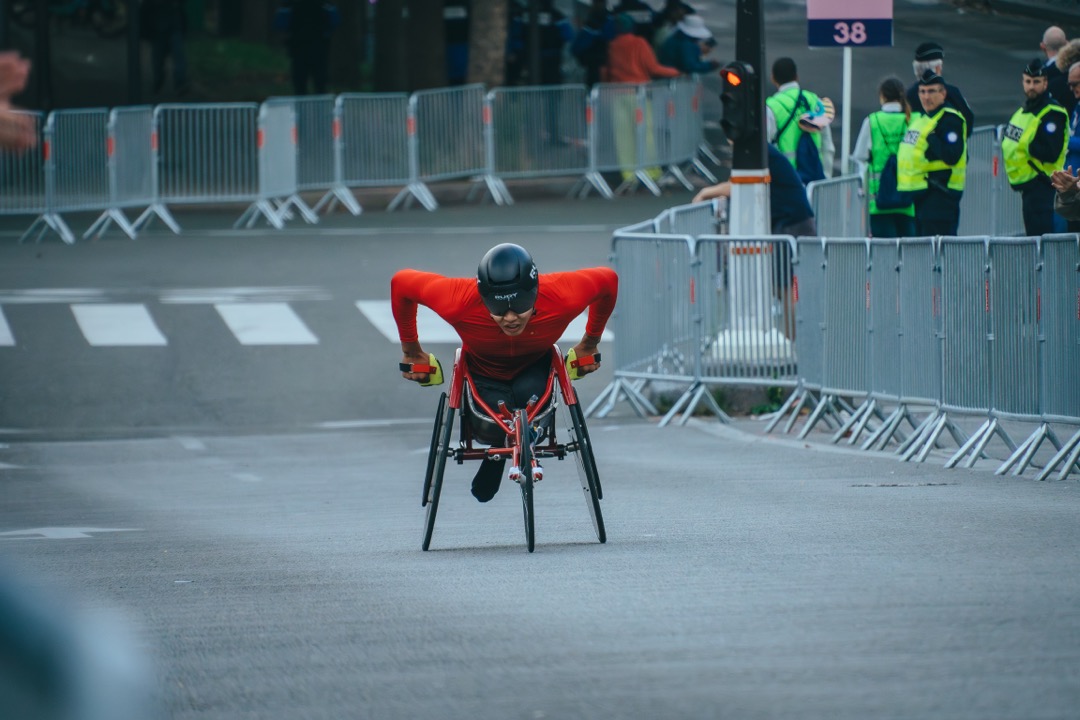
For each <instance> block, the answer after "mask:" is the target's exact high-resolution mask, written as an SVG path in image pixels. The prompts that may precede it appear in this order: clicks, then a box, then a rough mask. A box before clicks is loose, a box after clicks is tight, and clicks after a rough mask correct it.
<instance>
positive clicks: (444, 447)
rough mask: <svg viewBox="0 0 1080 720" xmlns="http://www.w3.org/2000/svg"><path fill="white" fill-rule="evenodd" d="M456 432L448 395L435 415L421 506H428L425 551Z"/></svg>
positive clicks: (432, 527) (452, 409)
mask: <svg viewBox="0 0 1080 720" xmlns="http://www.w3.org/2000/svg"><path fill="white" fill-rule="evenodd" d="M453 431H454V408H452V407H448V406H447V402H446V393H443V394H442V397H441V398H439V411H438V413H436V415H435V430H434V431H433V432H432V434H431V449H430V451H429V452H428V466H427V475H426V476H425V477H424V497H423V498H422V499H421V502H420V504H421V505H426V506H427V516H426V517H425V519H424V542H423V545H422V546H421V547H422V548H423V549H424V550H427V549H428V548H429V547H431V533H432V532H433V531H434V530H435V514H436V513H437V512H438V511H439V494H440V493H441V492H442V481H443V472H444V471H445V470H446V458H447V456H448V455H449V453H450V435H451V434H452V433H453Z"/></svg>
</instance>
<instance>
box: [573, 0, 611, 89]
mask: <svg viewBox="0 0 1080 720" xmlns="http://www.w3.org/2000/svg"><path fill="white" fill-rule="evenodd" d="M614 39H615V17H614V16H613V15H612V14H611V13H610V12H608V9H607V0H592V7H591V8H590V9H589V14H588V16H587V17H586V18H585V22H584V23H583V24H582V25H581V28H580V29H578V31H577V34H576V35H575V36H574V39H573V41H572V42H571V44H570V53H571V54H572V55H573V56H574V58H575V59H576V60H577V61H578V64H579V65H581V67H582V68H584V70H585V84H586V85H587V86H588V87H590V88H591V87H592V86H593V85H595V84H596V83H598V82H600V79H601V78H600V76H601V75H602V74H603V70H604V67H605V66H606V65H607V59H608V45H609V44H610V43H611V41H612V40H614Z"/></svg>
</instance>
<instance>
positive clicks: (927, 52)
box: [907, 42, 975, 137]
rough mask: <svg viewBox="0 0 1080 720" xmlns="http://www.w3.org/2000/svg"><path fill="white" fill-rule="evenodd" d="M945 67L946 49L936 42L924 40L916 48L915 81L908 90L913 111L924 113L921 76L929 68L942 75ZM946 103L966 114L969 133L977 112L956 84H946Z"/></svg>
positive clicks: (912, 64)
mask: <svg viewBox="0 0 1080 720" xmlns="http://www.w3.org/2000/svg"><path fill="white" fill-rule="evenodd" d="M944 67H945V50H943V49H942V47H941V46H940V45H938V44H937V43H935V42H924V43H923V44H922V45H920V46H919V47H917V48H915V59H914V60H913V61H912V62H911V69H912V70H914V71H915V82H914V83H912V85H911V87H909V88H908V91H907V103H908V105H909V106H910V107H911V112H913V113H919V114H923V106H922V103H921V102H920V100H919V87H920V85H919V78H921V77H922V76H923V73H925V72H926V71H927V70H933V71H934V74H935V75H942V74H944V73H943V72H942V70H943V68H944ZM945 104H946V105H948V106H949V107H951V108H952V109H954V110H956V111H957V112H959V113H960V114H961V115H963V116H964V122H966V123H967V134H968V136H969V137H970V136H971V131H972V130H974V129H975V113H973V112H972V111H971V107H970V106H969V105H968V104H967V100H965V99H964V94H963V93H962V92H960V88H958V87H956V86H955V85H949V84H948V83H946V84H945Z"/></svg>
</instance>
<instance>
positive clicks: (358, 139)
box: [315, 93, 438, 215]
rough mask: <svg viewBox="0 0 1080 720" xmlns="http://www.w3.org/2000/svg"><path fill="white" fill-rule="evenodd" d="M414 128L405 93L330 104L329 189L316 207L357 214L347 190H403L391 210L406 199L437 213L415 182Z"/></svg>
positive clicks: (341, 99)
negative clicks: (331, 169)
mask: <svg viewBox="0 0 1080 720" xmlns="http://www.w3.org/2000/svg"><path fill="white" fill-rule="evenodd" d="M413 122H414V121H413V120H412V116H411V115H410V111H409V96H408V95H406V94H405V93H375V94H367V93H365V94H360V93H355V94H345V95H339V96H338V98H337V101H336V102H335V104H334V148H335V152H334V164H335V167H334V185H333V186H332V187H331V188H330V189H329V190H328V191H327V193H326V195H324V196H323V198H322V200H320V201H319V202H318V204H317V205H316V206H315V207H316V208H317V209H321V208H323V207H325V208H326V210H327V211H328V212H329V211H330V210H333V209H334V207H335V205H336V204H337V203H338V202H341V203H342V204H344V205H345V206H346V207H348V208H352V207H355V208H359V204H357V202H356V198H355V197H354V196H353V194H352V192H351V191H350V188H355V187H392V186H397V185H403V186H405V187H404V188H403V189H402V190H401V192H399V193H398V195H397V197H395V198H394V201H393V202H392V203H391V208H393V207H397V205H398V204H400V203H402V202H404V200H405V198H406V197H415V198H416V199H418V200H419V201H420V202H421V203H423V204H424V205H425V207H427V208H428V209H429V210H434V209H435V208H437V207H438V203H436V202H435V198H434V197H433V196H432V195H431V193H430V192H429V191H428V189H427V187H426V186H425V185H423V183H421V182H420V181H419V179H417V175H418V172H419V171H418V170H417V167H416V148H415V145H414V144H413V142H412V136H413V135H414V131H413V130H412V123H413ZM358 212H359V210H357V211H356V212H354V213H353V214H354V215H355V214H358Z"/></svg>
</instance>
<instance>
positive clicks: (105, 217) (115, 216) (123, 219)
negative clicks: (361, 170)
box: [83, 208, 136, 240]
mask: <svg viewBox="0 0 1080 720" xmlns="http://www.w3.org/2000/svg"><path fill="white" fill-rule="evenodd" d="M113 223H116V224H117V226H118V227H119V228H120V229H121V230H123V231H124V234H125V235H127V236H128V237H129V238H131V239H132V240H134V239H135V234H136V233H135V228H134V227H132V225H131V223H130V222H129V221H128V219H127V216H126V215H124V211H123V210H121V209H120V208H109V209H108V210H106V211H105V212H103V213H102V214H101V217H99V218H98V219H97V220H95V221H94V224H93V225H91V226H90V227H89V228H87V230H86V232H84V233H83V240H86V239H87V238H89V237H90V236H91V235H93V236H94V239H95V240H96V239H97V238H100V237H101V236H102V235H104V234H105V231H106V230H108V229H109V226H110V225H112V224H113ZM95 230H96V231H97V233H96V234H95V232H94V231H95Z"/></svg>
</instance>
